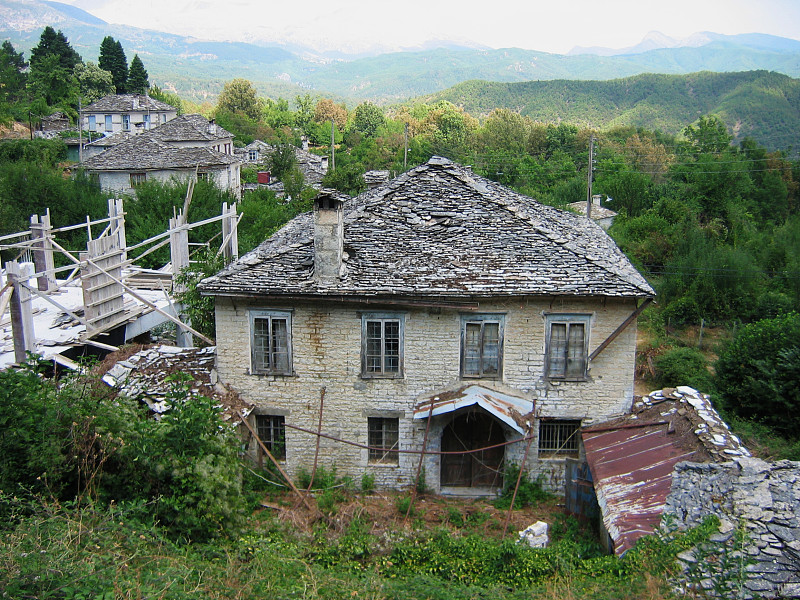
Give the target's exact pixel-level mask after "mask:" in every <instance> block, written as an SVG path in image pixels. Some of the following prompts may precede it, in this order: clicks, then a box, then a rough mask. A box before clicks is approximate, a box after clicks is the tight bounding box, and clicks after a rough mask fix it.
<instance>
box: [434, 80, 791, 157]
mask: <svg viewBox="0 0 800 600" xmlns="http://www.w3.org/2000/svg"><path fill="white" fill-rule="evenodd" d="M422 99H423V100H424V101H427V102H432V101H437V100H448V101H450V102H452V103H453V104H456V105H458V106H462V107H463V108H464V109H465V110H466V111H467V112H469V113H470V114H473V115H476V116H481V115H486V114H488V113H490V112H491V111H492V110H493V109H495V108H508V109H511V110H513V111H516V112H519V113H521V114H522V115H525V116H530V117H531V118H533V119H535V120H537V121H541V122H545V123H557V122H559V121H567V122H570V123H575V124H580V125H586V126H589V127H596V128H607V127H611V126H615V125H633V126H636V127H644V128H646V129H658V130H661V131H664V132H669V133H678V132H679V131H680V130H681V129H683V128H684V127H686V125H688V124H690V123H692V122H693V121H694V120H696V119H697V118H698V117H699V116H700V115H706V114H715V115H718V116H719V117H720V118H721V119H722V120H723V121H725V123H726V124H727V125H728V127H730V129H731V133H733V134H734V136H735V137H736V138H737V139H741V138H743V137H745V136H750V137H753V138H755V139H756V140H758V141H759V142H760V143H761V144H763V145H765V146H767V147H769V148H786V147H788V146H791V145H793V144H794V143H795V140H799V139H800V80H798V79H793V78H791V77H788V76H786V75H781V74H779V73H773V72H769V71H747V72H741V73H711V72H708V71H704V72H700V73H691V74H689V75H656V74H652V73H648V74H644V75H636V76H634V77H625V78H622V79H613V80H610V81H567V80H556V81H527V82H523V83H494V82H487V81H466V82H464V83H461V84H459V85H456V86H454V87H452V88H450V89H448V90H444V91H442V92H438V93H436V94H432V95H430V96H426V97H424V98H422Z"/></svg>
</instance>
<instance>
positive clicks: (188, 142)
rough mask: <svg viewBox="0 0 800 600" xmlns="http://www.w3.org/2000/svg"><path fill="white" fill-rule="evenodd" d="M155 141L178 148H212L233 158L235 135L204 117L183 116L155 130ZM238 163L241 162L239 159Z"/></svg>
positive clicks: (195, 115)
mask: <svg viewBox="0 0 800 600" xmlns="http://www.w3.org/2000/svg"><path fill="white" fill-rule="evenodd" d="M150 135H151V137H152V138H153V139H155V140H159V141H161V142H165V143H167V144H169V145H171V146H176V147H178V148H210V149H212V150H214V151H216V152H219V153H221V154H227V155H229V156H233V134H232V133H231V132H230V131H227V130H225V129H223V128H222V127H220V126H219V125H217V124H216V123H215V122H214V121H213V120H211V121H209V120H208V119H206V118H205V117H204V116H203V115H197V114H191V115H181V116H179V117H175V118H174V119H172V120H171V121H168V122H167V123H165V124H164V125H161V126H160V127H158V128H156V129H154V130H153V131H152V132H151V133H150ZM237 162H241V160H240V159H238V158H237Z"/></svg>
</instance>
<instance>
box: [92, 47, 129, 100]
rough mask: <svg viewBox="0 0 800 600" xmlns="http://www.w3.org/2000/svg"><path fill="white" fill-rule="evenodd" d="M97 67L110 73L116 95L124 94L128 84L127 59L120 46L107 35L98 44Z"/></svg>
mask: <svg viewBox="0 0 800 600" xmlns="http://www.w3.org/2000/svg"><path fill="white" fill-rule="evenodd" d="M98 65H99V66H100V68H101V69H103V70H104V71H108V72H109V73H111V79H112V81H113V82H114V88H115V89H116V90H117V93H118V94H124V93H125V90H126V89H127V83H128V59H127V58H126V57H125V51H124V50H123V49H122V44H121V43H120V42H119V41H118V40H114V38H113V37H111V36H110V35H107V36H106V37H104V38H103V41H102V43H101V44H100V59H99V61H98Z"/></svg>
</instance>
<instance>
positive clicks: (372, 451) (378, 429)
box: [367, 417, 400, 465]
mask: <svg viewBox="0 0 800 600" xmlns="http://www.w3.org/2000/svg"><path fill="white" fill-rule="evenodd" d="M399 422H400V419H396V418H387V417H368V418H367V429H368V433H369V436H368V437H369V441H368V445H369V462H373V463H381V464H390V465H396V464H398V460H397V456H398V453H397V452H391V450H397V449H398V445H399V441H398V438H399V436H398V429H399Z"/></svg>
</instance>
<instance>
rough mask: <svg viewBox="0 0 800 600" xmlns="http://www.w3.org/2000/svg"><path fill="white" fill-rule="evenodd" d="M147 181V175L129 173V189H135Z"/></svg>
mask: <svg viewBox="0 0 800 600" xmlns="http://www.w3.org/2000/svg"><path fill="white" fill-rule="evenodd" d="M145 181H147V173H131V187H136V186H137V185H141V184H142V183H144V182H145Z"/></svg>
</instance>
